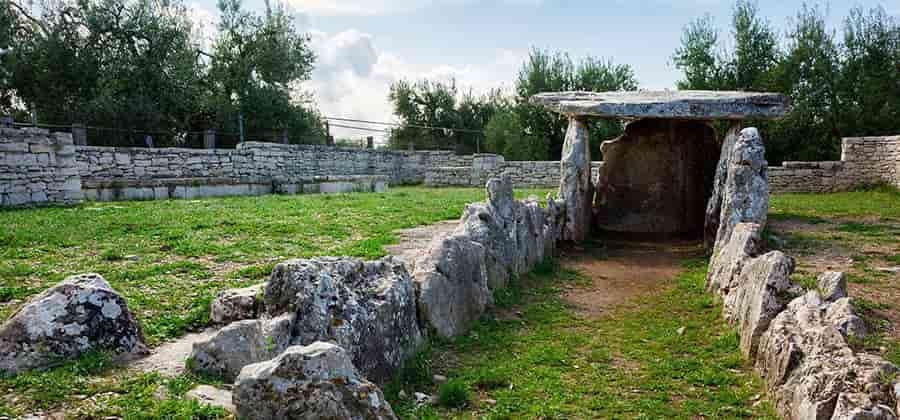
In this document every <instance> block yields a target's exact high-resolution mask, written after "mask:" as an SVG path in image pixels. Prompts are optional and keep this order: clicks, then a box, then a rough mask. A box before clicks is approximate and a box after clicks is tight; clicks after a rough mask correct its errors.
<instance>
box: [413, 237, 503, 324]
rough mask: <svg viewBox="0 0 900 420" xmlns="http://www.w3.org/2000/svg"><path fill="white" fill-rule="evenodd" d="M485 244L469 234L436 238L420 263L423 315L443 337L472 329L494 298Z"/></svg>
mask: <svg viewBox="0 0 900 420" xmlns="http://www.w3.org/2000/svg"><path fill="white" fill-rule="evenodd" d="M485 258H486V256H485V247H484V246H483V245H481V244H480V243H478V242H475V241H473V240H472V239H471V238H470V237H469V236H467V235H465V234H453V235H451V236H448V237H440V238H436V239H435V240H434V241H433V242H432V244H431V245H430V246H429V248H428V250H427V251H426V252H425V254H424V255H422V257H421V258H419V260H418V261H417V262H416V271H415V272H414V273H413V278H414V279H415V282H416V288H417V289H418V306H419V314H420V316H421V317H422V320H423V321H424V322H426V323H427V325H429V326H431V327H432V328H434V330H435V332H436V333H437V334H438V335H439V336H441V337H454V336H457V335H460V334H463V333H465V332H466V331H468V330H469V327H471V325H472V323H473V322H475V321H476V320H477V319H478V318H479V317H480V316H481V314H482V313H484V310H485V308H487V306H488V305H489V304H490V303H491V301H492V294H491V290H490V289H489V288H488V273H487V267H486V265H485V264H486V260H485Z"/></svg>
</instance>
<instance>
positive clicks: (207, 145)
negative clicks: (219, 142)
mask: <svg viewBox="0 0 900 420" xmlns="http://www.w3.org/2000/svg"><path fill="white" fill-rule="evenodd" d="M203 148H204V149H215V148H216V130H206V131H204V132H203Z"/></svg>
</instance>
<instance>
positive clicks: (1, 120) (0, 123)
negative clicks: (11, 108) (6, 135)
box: [0, 115, 13, 128]
mask: <svg viewBox="0 0 900 420" xmlns="http://www.w3.org/2000/svg"><path fill="white" fill-rule="evenodd" d="M12 126H13V116H12V115H3V116H0V127H6V128H12Z"/></svg>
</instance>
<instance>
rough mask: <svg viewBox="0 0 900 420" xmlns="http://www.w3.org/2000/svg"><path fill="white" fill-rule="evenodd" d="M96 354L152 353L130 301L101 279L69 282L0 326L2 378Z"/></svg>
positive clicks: (79, 277) (35, 299) (84, 277)
mask: <svg viewBox="0 0 900 420" xmlns="http://www.w3.org/2000/svg"><path fill="white" fill-rule="evenodd" d="M90 351H103V352H108V353H111V354H113V355H114V356H115V357H117V358H123V359H124V358H131V357H136V356H140V355H144V354H147V353H148V350H147V346H146V345H145V344H144V336H143V333H142V332H141V327H140V325H138V322H137V320H136V319H135V317H134V315H133V314H132V313H131V312H130V311H129V310H128V305H127V303H126V302H125V299H124V298H123V297H122V296H121V295H119V293H117V292H116V291H115V290H113V288H112V287H111V286H110V285H109V283H107V282H106V280H104V279H103V277H101V276H100V275H98V274H82V275H77V276H71V277H68V278H66V279H65V280H63V281H62V282H60V283H59V284H57V285H55V286H53V287H51V288H50V289H47V290H45V291H44V292H43V293H41V294H39V295H37V296H35V297H33V298H32V299H31V300H30V301H29V302H28V303H26V304H25V305H24V306H23V307H22V308H21V309H19V310H18V312H16V313H15V314H13V316H12V317H11V318H10V319H9V320H8V321H6V322H5V323H3V325H2V326H0V373H6V374H17V373H20V372H23V371H26V370H29V369H35V368H45V367H50V366H52V365H54V364H57V363H60V362H61V361H65V360H68V359H73V358H77V357H78V356H80V355H82V354H84V353H87V352H90Z"/></svg>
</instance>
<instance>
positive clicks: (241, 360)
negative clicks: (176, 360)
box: [188, 314, 295, 381]
mask: <svg viewBox="0 0 900 420" xmlns="http://www.w3.org/2000/svg"><path fill="white" fill-rule="evenodd" d="M294 319H295V315H294V314H283V315H281V316H278V317H275V318H263V319H247V320H243V321H236V322H232V323H231V324H228V325H226V326H225V327H224V328H222V329H221V330H219V332H218V333H216V335H214V336H212V337H210V338H208V339H206V340H203V341H199V342H197V343H194V347H193V349H192V351H191V362H190V363H189V364H188V365H189V367H190V368H191V369H192V370H193V371H195V372H201V373H204V374H207V375H212V376H216V377H220V378H222V379H224V380H226V381H233V380H234V378H236V377H237V375H238V373H240V371H241V369H242V368H243V367H244V366H247V365H249V364H251V363H258V362H262V361H264V360H269V359H271V358H273V357H275V356H277V355H278V354H279V353H281V352H282V351H284V349H286V348H288V346H290V344H291V340H292V335H291V334H292V331H293V328H294Z"/></svg>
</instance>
